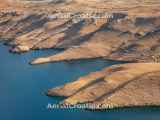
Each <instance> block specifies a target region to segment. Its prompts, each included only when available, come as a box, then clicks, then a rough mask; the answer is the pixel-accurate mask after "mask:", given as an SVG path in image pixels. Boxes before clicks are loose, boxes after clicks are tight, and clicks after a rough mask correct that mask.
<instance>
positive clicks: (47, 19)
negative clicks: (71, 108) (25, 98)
mask: <svg viewBox="0 0 160 120" xmlns="http://www.w3.org/2000/svg"><path fill="white" fill-rule="evenodd" d="M119 1H121V2H119V3H116V2H114V0H113V1H109V0H106V1H104V2H96V1H94V2H87V3H86V4H82V3H81V2H77V1H76V2H73V1H72V2H67V3H56V4H55V3H52V4H51V3H49V4H48V3H45V4H42V3H40V4H35V3H34V4H33V3H32V4H29V3H26V4H23V5H21V4H16V3H15V5H11V4H9V3H7V2H6V3H5V2H4V3H3V4H2V5H0V6H1V8H0V38H1V39H0V41H3V42H5V44H6V45H8V46H9V47H10V52H12V53H23V52H28V51H30V50H39V49H61V50H62V52H59V53H57V54H53V55H50V56H42V57H40V58H36V59H34V60H31V62H30V64H32V65H35V64H44V63H49V62H59V61H71V60H81V59H95V58H99V59H110V60H115V61H126V62H130V63H126V64H123V65H122V64H119V65H113V66H111V67H109V68H104V69H103V70H101V71H97V72H94V73H90V74H88V75H86V76H83V77H80V78H79V79H78V80H76V81H74V82H71V83H67V84H66V85H64V86H61V87H56V88H53V89H50V90H48V92H47V95H49V96H63V97H65V98H66V99H65V100H64V101H63V102H62V103H61V104H71V105H74V104H86V103H89V104H96V105H97V107H96V108H95V109H101V108H106V109H107V108H116V107H130V106H145V105H160V99H159V98H160V94H159V93H160V89H159V88H160V79H159V78H160V74H159V73H160V63H159V61H160V12H159V10H160V2H159V1H158V0H151V2H147V1H146V0H144V1H135V2H133V1H131V0H128V1H127V0H119ZM129 3H130V4H129ZM14 8H15V9H14ZM96 10H98V13H97V11H96ZM95 11H96V14H95ZM87 12H89V13H91V14H90V15H97V14H98V15H99V14H101V15H108V16H105V17H103V18H96V17H98V16H94V17H88V18H85V17H84V18H80V17H79V16H81V15H82V14H83V15H84V14H86V13H87ZM106 13H107V14H106ZM64 14H70V15H71V16H69V17H67V18H62V17H64V16H62V15H64Z"/></svg>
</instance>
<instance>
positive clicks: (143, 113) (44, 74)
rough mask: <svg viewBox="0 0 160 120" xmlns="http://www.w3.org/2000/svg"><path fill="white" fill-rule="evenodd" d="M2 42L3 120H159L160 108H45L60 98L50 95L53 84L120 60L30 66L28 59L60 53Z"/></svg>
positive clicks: (0, 89) (0, 119) (0, 95)
mask: <svg viewBox="0 0 160 120" xmlns="http://www.w3.org/2000/svg"><path fill="white" fill-rule="evenodd" d="M8 49H9V48H8V47H7V46H4V45H2V44H0V120H37V119H38V120H65V119H69V120H76V119H77V120H81V119H83V120H159V118H160V108H155V107H151V108H125V109H117V110H107V111H101V112H100V111H87V110H75V109H73V110H72V109H68V110H62V109H59V110H58V109H55V110H48V109H46V107H47V105H48V103H58V102H59V98H54V97H47V96H45V95H44V92H45V91H46V90H47V89H49V88H52V87H55V86H59V85H63V84H64V83H67V82H70V81H72V80H76V79H77V78H78V77H80V76H83V75H86V74H88V73H89V72H93V71H97V70H100V69H102V68H104V67H106V66H110V65H113V64H117V63H120V62H115V61H107V60H85V61H75V62H60V63H48V64H43V65H37V66H31V65H29V64H28V63H29V61H30V60H32V59H33V58H36V57H39V56H43V55H44V56H45V55H49V54H51V53H53V52H55V53H56V52H58V51H55V50H53V49H50V50H43V51H41V50H39V51H31V52H28V53H25V54H21V55H18V54H11V53H9V52H8Z"/></svg>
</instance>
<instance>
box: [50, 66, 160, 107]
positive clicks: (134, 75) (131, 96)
mask: <svg viewBox="0 0 160 120" xmlns="http://www.w3.org/2000/svg"><path fill="white" fill-rule="evenodd" d="M159 70H160V64H159V63H129V64H124V65H114V66H111V67H109V68H105V69H103V70H102V71H98V72H94V73H90V74H89V75H87V76H84V77H81V78H79V79H78V80H76V81H74V82H71V83H67V84H65V85H64V86H60V87H57V88H53V89H50V90H49V91H48V93H47V94H48V95H49V96H63V97H67V98H66V99H65V100H64V101H63V102H62V104H66V105H68V104H69V105H75V104H91V105H94V106H96V108H95V109H107V108H110V107H111V108H116V107H132V106H144V105H159V103H160V100H159V97H160V96H159V94H158V93H159V92H160V91H159V83H160V79H159Z"/></svg>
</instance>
